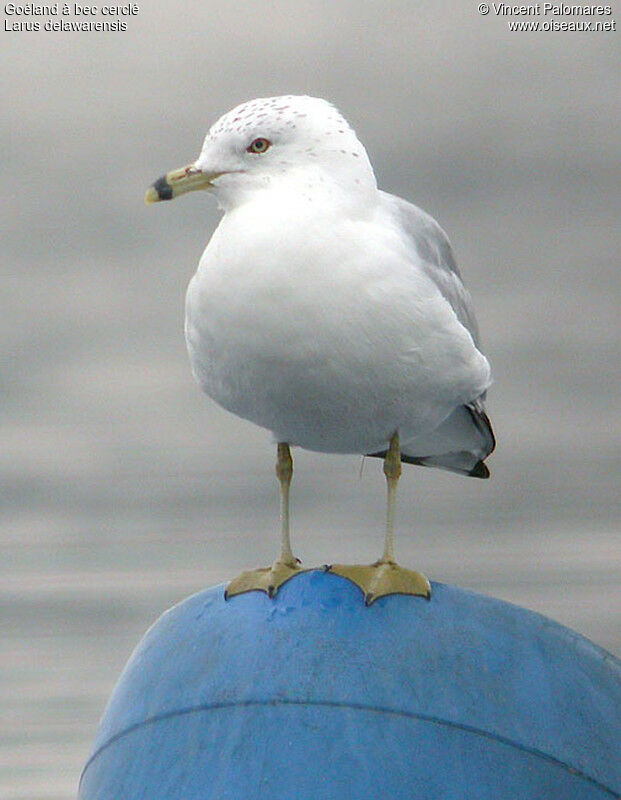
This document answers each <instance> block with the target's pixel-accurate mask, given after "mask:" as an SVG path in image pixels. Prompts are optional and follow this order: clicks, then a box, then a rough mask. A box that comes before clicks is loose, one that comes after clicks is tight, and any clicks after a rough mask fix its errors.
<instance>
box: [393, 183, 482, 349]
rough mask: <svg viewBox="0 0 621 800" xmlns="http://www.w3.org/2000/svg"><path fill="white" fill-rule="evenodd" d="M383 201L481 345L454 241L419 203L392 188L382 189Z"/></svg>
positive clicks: (466, 326) (438, 285) (445, 296)
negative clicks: (392, 191) (405, 198)
mask: <svg viewBox="0 0 621 800" xmlns="http://www.w3.org/2000/svg"><path fill="white" fill-rule="evenodd" d="M380 195H381V196H382V202H383V203H384V204H385V206H386V208H387V209H388V210H389V212H390V213H391V214H392V215H393V216H394V217H396V218H397V219H398V221H399V223H400V225H401V227H402V229H403V231H404V233H405V235H406V236H407V237H408V238H409V239H410V241H411V243H412V244H413V245H414V247H415V248H416V252H417V253H418V256H419V258H420V260H421V268H422V269H423V271H424V272H425V274H426V275H427V276H428V277H429V278H431V280H432V281H433V282H434V283H435V284H436V286H437V287H438V289H439V290H440V292H441V293H442V296H443V297H444V299H445V300H447V302H448V303H450V305H451V307H452V309H453V311H454V312H455V315H456V316H457V319H458V320H459V321H460V322H461V324H462V325H463V326H464V327H465V328H466V329H467V330H468V331H469V332H470V335H471V336H472V339H473V341H474V343H475V345H476V346H477V347H478V346H479V326H478V325H477V320H476V317H475V315H474V307H473V305H472V299H471V297H470V293H469V292H468V290H467V289H466V287H465V286H464V284H463V282H462V279H461V275H460V273H459V269H458V267H457V264H456V263H455V258H454V257H453V251H452V250H451V243H450V242H449V240H448V237H447V235H446V234H445V233H444V231H443V230H442V228H441V227H440V226H439V225H438V223H437V222H436V221H435V219H434V218H433V217H431V216H430V215H429V214H427V213H426V212H425V211H423V210H422V209H421V208H418V206H415V205H413V204H412V203H408V201H407V200H403V199H402V198H401V197H396V196H395V195H394V194H388V192H380Z"/></svg>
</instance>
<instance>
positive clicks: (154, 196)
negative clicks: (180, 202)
mask: <svg viewBox="0 0 621 800" xmlns="http://www.w3.org/2000/svg"><path fill="white" fill-rule="evenodd" d="M219 175H222V173H221V172H202V171H201V170H200V169H197V168H196V167H195V166H194V164H188V166H187V167H181V169H174V170H173V171H172V172H167V173H166V175H162V177H161V178H158V179H157V180H156V181H155V183H154V184H152V185H151V186H150V187H149V188H148V189H147V193H146V194H145V196H144V201H145V203H147V204H150V203H159V202H160V200H173V199H174V198H175V197H178V196H179V195H180V194H185V193H186V192H194V191H196V190H197V189H208V188H209V187H210V186H211V181H212V180H214V178H217V177H218V176H219Z"/></svg>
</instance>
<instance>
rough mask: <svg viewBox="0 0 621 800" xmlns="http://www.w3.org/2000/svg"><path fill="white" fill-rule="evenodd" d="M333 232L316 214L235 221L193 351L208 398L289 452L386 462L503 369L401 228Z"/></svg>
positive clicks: (203, 300) (192, 335)
mask: <svg viewBox="0 0 621 800" xmlns="http://www.w3.org/2000/svg"><path fill="white" fill-rule="evenodd" d="M305 202H306V201H305ZM332 222H333V221H331V220H329V219H326V217H325V216H324V215H323V214H322V213H321V211H320V210H318V207H317V206H313V205H312V204H309V203H307V202H306V204H305V205H304V207H303V208H299V207H298V208H292V207H291V203H289V204H285V205H284V206H283V205H281V206H278V207H277V206H272V207H270V208H269V209H268V208H266V207H265V206H264V205H262V204H261V203H247V204H245V205H244V206H241V207H240V208H237V209H235V210H234V211H231V212H229V213H228V214H226V215H225V217H224V218H223V220H222V222H221V224H220V226H219V228H218V230H217V231H216V233H215V234H214V236H213V238H212V240H211V242H210V243H209V245H208V247H207V248H206V250H205V252H204V254H203V257H202V258H201V262H200V265H199V269H198V271H197V273H196V275H195V276H194V278H193V279H192V281H191V282H190V285H189V288H188V293H187V300H186V341H187V345H188V351H189V355H190V361H191V364H192V369H193V372H194V375H195V377H196V380H197V381H198V382H199V384H200V385H201V387H202V388H203V390H204V391H205V392H206V393H207V394H208V395H210V396H211V397H212V398H213V399H214V400H215V401H216V402H217V403H219V404H220V405H222V406H223V407H224V408H226V409H228V410H229V411H232V412H233V413H235V414H237V415H239V416H241V417H244V418H246V419H249V420H251V421H252V422H254V423H256V424H258V425H261V426H262V427H264V428H267V429H269V430H271V431H272V432H273V433H274V435H275V437H276V438H277V439H278V440H279V441H288V442H289V443H291V444H299V445H301V446H303V447H305V448H307V449H310V450H320V451H324V452H360V453H362V452H372V451H373V450H378V449H381V448H382V447H383V446H384V444H385V443H386V441H387V440H388V439H389V438H390V436H391V435H392V433H394V431H395V430H397V429H399V430H400V431H401V433H402V437H403V440H405V439H407V438H408V437H411V436H415V435H418V434H420V433H421V432H425V431H427V430H431V429H432V428H435V427H436V426H437V425H439V424H440V422H442V420H443V419H445V418H446V417H447V416H448V415H449V414H450V413H451V411H452V410H453V409H454V408H455V407H456V406H457V405H460V404H461V403H463V402H468V401H469V400H470V399H472V398H474V397H476V396H478V395H479V394H480V393H481V392H482V391H483V390H484V389H485V388H486V386H487V385H488V383H489V366H488V364H487V361H486V359H485V358H484V357H483V356H482V355H481V354H480V353H479V352H478V350H477V349H476V348H475V347H474V344H473V342H472V339H471V337H470V335H469V334H468V332H467V331H466V330H465V329H464V328H463V327H462V326H461V325H460V324H459V322H458V321H457V319H456V317H455V314H454V313H453V311H452V309H451V308H450V306H449V305H448V304H447V303H446V301H445V300H444V299H443V298H442V297H441V295H440V293H439V292H438V290H437V288H436V287H435V286H434V285H433V283H432V282H431V281H430V280H429V279H428V278H427V277H426V276H425V275H424V273H423V272H422V271H421V270H418V269H417V268H416V265H415V264H413V263H412V261H411V258H408V257H406V255H405V254H404V253H403V250H402V242H401V241H400V239H399V237H398V236H394V237H393V235H392V233H391V231H390V226H386V225H380V224H378V220H377V219H375V218H374V217H371V218H369V217H368V216H367V217H366V218H360V219H358V220H357V221H354V220H351V219H350V220H349V221H347V222H343V223H341V224H340V225H338V226H335V225H334V224H332ZM285 231H286V235H284V232H285ZM294 242H295V245H294V244H293V243H294ZM380 254H381V255H380Z"/></svg>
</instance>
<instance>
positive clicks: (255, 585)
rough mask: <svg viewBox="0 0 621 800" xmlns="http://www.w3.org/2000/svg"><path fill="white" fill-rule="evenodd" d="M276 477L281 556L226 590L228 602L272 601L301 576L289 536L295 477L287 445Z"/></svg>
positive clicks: (280, 447) (281, 452)
mask: <svg viewBox="0 0 621 800" xmlns="http://www.w3.org/2000/svg"><path fill="white" fill-rule="evenodd" d="M276 475H277V477H278V481H279V484H280V555H279V556H278V558H277V559H276V561H274V563H273V564H272V566H271V567H259V568H258V569H251V570H248V571H247V572H242V574H241V575H239V576H238V577H237V578H235V579H234V580H232V581H231V582H230V583H229V585H228V586H227V587H226V591H225V593H224V597H225V599H227V600H228V599H229V597H234V596H235V595H236V594H243V593H244V592H252V591H261V592H266V594H268V595H269V596H270V597H273V596H274V595H275V594H276V592H277V591H278V589H279V588H280V587H281V586H282V585H283V583H285V582H286V581H288V580H289V578H292V577H293V576H294V575H297V574H298V573H299V572H303V571H304V570H303V569H302V568H301V567H300V562H299V560H298V559H297V558H296V557H295V556H294V555H293V552H292V550H291V539H290V534H289V487H290V486H291V478H292V477H293V459H292V458H291V451H290V450H289V445H288V444H287V443H286V442H280V443H279V444H278V457H277V460H276Z"/></svg>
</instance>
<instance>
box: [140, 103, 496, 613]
mask: <svg viewBox="0 0 621 800" xmlns="http://www.w3.org/2000/svg"><path fill="white" fill-rule="evenodd" d="M195 190H206V191H208V192H209V193H210V194H213V195H214V196H215V198H216V200H217V202H218V205H219V207H220V209H221V210H222V211H223V216H222V219H221V221H220V223H219V225H218V227H217V229H216V230H215V232H214V234H213V235H212V237H211V240H210V241H209V243H208V245H207V247H206V249H205V251H204V253H203V255H202V257H201V259H200V262H199V265H198V269H197V271H196V274H195V275H194V276H193V278H192V280H191V281H190V284H189V287H188V291H187V296H186V316H185V338H186V343H187V348H188V353H189V358H190V363H191V367H192V372H193V374H194V377H195V379H196V381H197V382H198V384H199V385H200V386H201V388H202V389H203V391H204V392H205V393H206V394H207V395H209V396H210V397H211V398H212V399H213V400H215V402H216V403H218V404H219V405H220V406H222V407H223V408H225V409H227V410H228V411H230V412H232V413H233V414H236V415H238V416H240V417H243V418H244V419H247V420H250V421H252V422H253V423H255V424H257V425H259V426H261V427H263V428H266V429H267V430H269V431H271V432H272V434H273V437H274V441H275V443H276V445H277V461H276V474H277V477H278V480H279V484H280V520H281V532H280V533H281V549H280V555H279V556H278V558H277V559H276V561H275V562H274V563H273V564H272V565H271V566H270V567H265V568H259V569H254V570H249V571H246V572H243V573H242V574H241V575H240V576H239V577H238V578H236V579H234V580H233V581H232V582H231V583H230V584H229V585H228V587H227V589H226V597H227V598H230V597H233V596H235V595H237V594H241V593H243V592H248V591H253V590H260V591H264V592H266V593H267V594H268V595H269V596H274V595H275V594H276V592H277V591H278V589H279V588H280V587H281V586H282V585H283V584H284V583H285V582H286V581H287V580H289V579H290V578H291V577H292V576H294V575H296V574H297V573H299V572H300V571H302V567H301V564H300V562H299V560H298V559H296V557H295V556H294V554H293V551H292V549H291V540H290V530H289V488H290V484H291V478H292V475H293V461H292V458H291V451H290V448H291V447H292V446H298V447H301V448H305V449H307V450H313V451H317V452H323V453H358V454H362V455H370V456H377V457H379V458H383V459H384V474H385V476H386V481H387V513H386V533H385V540H384V550H383V553H382V555H381V557H380V558H379V559H378V561H376V562H375V563H374V564H371V565H346V564H336V565H331V566H327V567H326V569H327V570H329V571H330V572H333V573H335V574H337V575H341V576H342V577H344V578H347V579H348V580H350V581H353V582H354V583H355V584H356V585H357V586H359V587H360V588H361V590H362V592H363V594H364V596H365V601H366V603H367V605H369V604H371V603H372V602H374V601H375V600H376V599H377V598H378V597H382V596H385V595H390V594H408V595H414V596H422V597H425V598H429V597H430V594H431V588H430V584H429V581H428V580H427V578H426V577H425V576H424V575H423V574H422V573H420V572H417V571H414V570H410V569H406V568H405V567H402V566H400V565H399V564H397V561H396V558H395V552H394V526H395V502H396V491H397V483H398V481H399V477H400V475H401V464H402V462H405V463H407V464H418V465H422V466H425V467H437V468H439V469H445V470H450V471H452V472H457V473H460V474H462V475H468V476H471V477H475V478H487V477H489V470H488V468H487V466H486V465H485V464H484V460H485V458H486V457H487V456H488V455H489V454H490V453H491V452H492V450H493V449H494V446H495V440H494V434H493V432H492V428H491V425H490V421H489V419H488V417H487V415H486V413H485V407H484V400H485V397H486V392H487V389H488V388H489V386H490V383H491V373H490V366H489V363H488V361H487V359H486V358H485V356H484V355H483V354H482V352H481V350H480V346H479V333H478V327H477V322H476V318H475V315H474V310H473V306H472V301H471V299H470V295H469V293H468V291H467V290H466V289H465V287H464V284H463V282H462V279H461V275H460V272H459V270H458V268H457V265H456V263H455V260H454V258H453V253H452V250H451V246H450V243H449V240H448V238H447V236H446V234H445V233H444V231H443V230H442V228H441V227H440V226H439V225H438V223H437V222H436V221H435V220H434V219H433V218H432V217H431V216H429V214H427V213H426V212H425V211H423V210H421V209H420V208H418V207H417V206H415V205H412V204H411V203H409V202H408V201H407V200H403V199H402V198H400V197H397V196H395V195H392V194H388V193H387V192H384V191H381V190H380V189H378V186H377V182H376V179H375V175H374V172H373V168H372V166H371V163H370V161H369V157H368V155H367V152H366V150H365V148H364V146H363V145H362V144H361V142H360V141H359V139H358V137H357V136H356V133H355V132H354V130H353V129H352V127H351V126H350V125H349V124H348V123H347V122H346V120H345V119H344V118H343V116H342V115H341V114H340V112H339V111H338V110H337V109H336V108H335V107H334V106H333V105H332V104H331V103H329V102H327V101H326V100H323V99H320V98H315V97H307V96H292V95H288V96H283V97H269V98H260V99H256V100H251V101H249V102H246V103H243V104H242V105H239V106H237V107H236V108H234V109H233V110H232V111H229V112H228V113H227V114H225V115H224V116H223V117H221V118H220V119H219V120H218V121H217V122H216V123H215V124H214V125H213V126H212V127H211V128H210V130H209V132H208V133H207V136H206V138H205V140H204V144H203V147H202V150H201V152H200V155H199V157H198V158H197V159H196V161H194V162H193V163H191V164H189V165H188V166H185V167H182V168H181V169H176V170H173V171H172V172H168V173H167V174H165V175H163V176H162V177H161V178H159V179H158V180H157V181H155V183H153V185H152V186H151V187H150V188H149V189H148V191H147V194H146V198H145V200H146V202H147V203H155V202H158V201H162V200H172V199H174V198H176V197H178V196H180V195H182V194H185V193H187V192H191V191H195Z"/></svg>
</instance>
